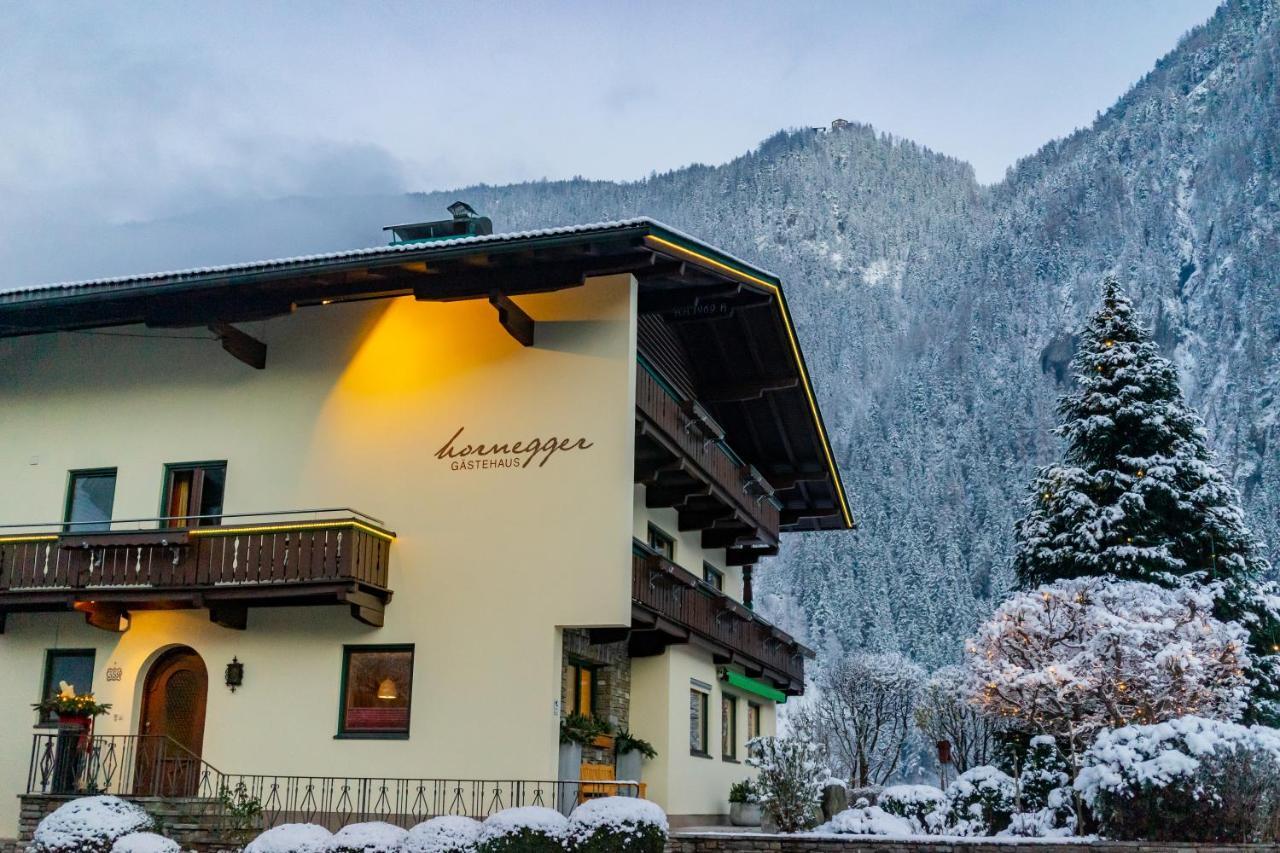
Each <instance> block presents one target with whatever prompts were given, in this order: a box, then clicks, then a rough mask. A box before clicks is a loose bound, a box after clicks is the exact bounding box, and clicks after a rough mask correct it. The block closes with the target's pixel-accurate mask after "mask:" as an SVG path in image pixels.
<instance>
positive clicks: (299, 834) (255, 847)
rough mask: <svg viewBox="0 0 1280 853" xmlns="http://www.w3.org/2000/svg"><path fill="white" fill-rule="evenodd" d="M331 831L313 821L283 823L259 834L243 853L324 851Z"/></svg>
mask: <svg viewBox="0 0 1280 853" xmlns="http://www.w3.org/2000/svg"><path fill="white" fill-rule="evenodd" d="M331 840H333V833H331V832H329V830H327V829H325V828H324V827H323V826H316V825H315V824H313V823H284V824H281V825H280V826H277V827H273V828H271V829H268V830H267V831H266V832H264V833H262V834H261V835H259V836H258V837H257V838H255V839H254V840H253V841H251V842H249V846H248V847H246V848H244V853H326V849H327V847H328V845H329V842H330V841H331Z"/></svg>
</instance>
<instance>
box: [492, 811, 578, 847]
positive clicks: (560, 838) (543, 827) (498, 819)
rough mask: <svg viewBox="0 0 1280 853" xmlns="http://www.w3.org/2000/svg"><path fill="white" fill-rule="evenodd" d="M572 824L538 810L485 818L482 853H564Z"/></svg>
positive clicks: (552, 814)
mask: <svg viewBox="0 0 1280 853" xmlns="http://www.w3.org/2000/svg"><path fill="white" fill-rule="evenodd" d="M568 828H569V821H568V820H566V819H565V816H564V815H562V814H560V812H558V811H555V810H553V809H544V808H541V807H538V806H525V807H524V808H519V809H507V810H505V811H500V812H498V813H497V814H493V815H490V816H489V817H487V818H485V821H484V823H483V824H482V825H481V826H480V839H479V843H478V844H477V845H476V850H477V851H478V853H563V851H564V837H565V833H566V831H567V830H568Z"/></svg>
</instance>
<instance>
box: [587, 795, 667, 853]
mask: <svg viewBox="0 0 1280 853" xmlns="http://www.w3.org/2000/svg"><path fill="white" fill-rule="evenodd" d="M668 829H669V825H668V824H667V815H666V812H664V811H663V810H662V809H661V808H659V807H658V805H657V804H656V803H651V802H649V801H648V800H638V799H635V798H632V797H601V798H600V799H596V800H588V801H587V802H585V803H583V804H582V805H580V806H578V807H577V808H576V809H574V810H573V814H572V815H570V816H569V829H568V832H567V833H566V834H565V839H566V844H565V846H566V847H567V848H568V849H569V850H571V851H573V853H662V850H663V848H664V847H666V844H667V831H668Z"/></svg>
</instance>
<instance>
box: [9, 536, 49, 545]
mask: <svg viewBox="0 0 1280 853" xmlns="http://www.w3.org/2000/svg"><path fill="white" fill-rule="evenodd" d="M57 541H58V537H57V535H56V534H23V535H20V536H0V544H3V543H6V542H14V543H21V542H57Z"/></svg>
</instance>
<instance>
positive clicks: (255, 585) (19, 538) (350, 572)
mask: <svg viewBox="0 0 1280 853" xmlns="http://www.w3.org/2000/svg"><path fill="white" fill-rule="evenodd" d="M257 517H259V518H260V517H262V516H257ZM222 520H223V522H224V525H223V526H205V527H160V526H158V525H159V524H160V523H164V520H162V519H156V520H153V523H152V524H151V525H150V526H149V527H144V528H142V529H137V530H130V531H125V530H112V531H109V532H92V533H90V532H75V531H71V532H63V531H58V532H46V533H39V532H36V533H20V534H13V535H0V618H2V617H3V615H4V614H5V613H8V612H21V611H49V610H65V609H75V610H82V611H84V612H86V613H92V612H94V611H95V610H103V611H107V612H111V611H115V612H119V611H124V610H141V609H151V608H173V607H209V608H210V611H211V613H214V618H215V621H223V620H229V621H230V622H231V623H232V625H231V626H232V627H243V624H234V623H236V622H243V614H244V609H245V608H247V607H251V606H252V607H259V606H272V605H274V606H283V605H297V604H349V605H350V606H351V608H352V614H353V615H354V616H356V618H359V619H361V620H362V621H366V622H370V623H371V624H381V614H382V607H383V606H384V605H385V604H386V602H387V601H388V600H390V597H391V592H390V588H389V560H390V551H391V542H392V541H393V540H394V539H395V534H393V533H390V532H389V531H387V530H384V529H382V528H381V527H380V526H378V525H377V524H374V523H372V522H371V521H370V520H369V519H368V518H367V517H363V516H357V515H351V516H348V517H338V518H334V517H329V518H319V519H306V520H298V519H292V518H284V519H281V520H274V521H269V522H258V523H252V524H234V523H231V522H233V521H234V520H235V519H233V518H229V517H224V518H223V519H222ZM143 523H144V524H145V523H146V522H143ZM90 621H91V622H93V621H94V620H93V619H92V618H91V619H90ZM94 624H98V623H97V622H94ZM100 627H105V625H103V626H100Z"/></svg>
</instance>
